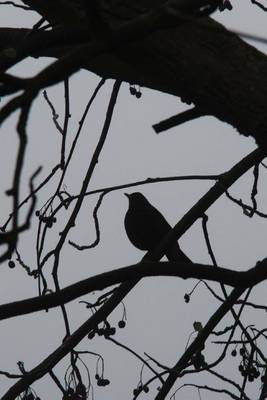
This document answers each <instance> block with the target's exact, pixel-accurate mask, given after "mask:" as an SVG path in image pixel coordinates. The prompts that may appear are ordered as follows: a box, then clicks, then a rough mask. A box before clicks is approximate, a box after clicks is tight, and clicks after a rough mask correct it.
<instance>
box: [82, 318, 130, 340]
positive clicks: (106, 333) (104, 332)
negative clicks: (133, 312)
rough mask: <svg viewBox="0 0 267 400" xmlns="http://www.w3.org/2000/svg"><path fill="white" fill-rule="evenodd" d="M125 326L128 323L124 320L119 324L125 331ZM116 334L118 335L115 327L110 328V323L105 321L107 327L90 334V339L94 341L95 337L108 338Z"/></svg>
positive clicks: (94, 330)
mask: <svg viewBox="0 0 267 400" xmlns="http://www.w3.org/2000/svg"><path fill="white" fill-rule="evenodd" d="M125 326H126V322H125V321H124V320H123V319H122V320H121V321H119V322H118V327H119V328H121V329H123V328H125ZM115 333H116V328H115V326H110V324H109V322H108V321H105V326H104V327H103V328H96V329H93V330H92V331H90V332H89V333H88V339H93V338H94V337H95V335H98V336H104V337H105V338H106V337H109V336H113V335H115Z"/></svg>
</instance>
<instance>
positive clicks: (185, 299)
mask: <svg viewBox="0 0 267 400" xmlns="http://www.w3.org/2000/svg"><path fill="white" fill-rule="evenodd" d="M184 301H185V302H186V303H189V301H190V296H189V294H188V293H186V294H185V295H184Z"/></svg>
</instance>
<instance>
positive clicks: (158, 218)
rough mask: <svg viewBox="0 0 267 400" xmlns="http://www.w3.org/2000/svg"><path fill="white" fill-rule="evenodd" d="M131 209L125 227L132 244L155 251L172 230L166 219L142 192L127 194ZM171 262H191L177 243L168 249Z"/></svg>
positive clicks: (126, 215)
mask: <svg viewBox="0 0 267 400" xmlns="http://www.w3.org/2000/svg"><path fill="white" fill-rule="evenodd" d="M125 195H126V196H127V197H128V199H129V207H128V210H127V212H126V214H125V219H124V227H125V231H126V234H127V236H128V238H129V240H130V242H131V243H132V244H133V245H134V246H135V247H137V248H138V249H140V250H146V251H151V250H154V249H155V248H156V247H157V246H158V245H159V243H160V242H161V240H162V239H163V238H164V236H165V235H167V233H168V232H169V231H170V230H171V229H172V228H171V226H170V224H169V223H168V222H167V220H166V219H165V217H164V216H163V215H162V214H161V213H160V211H159V210H157V209H156V208H155V207H154V206H153V205H152V204H151V203H150V202H149V201H148V200H147V198H146V197H145V196H144V195H143V194H142V193H140V192H135V193H131V194H128V193H125ZM166 256H167V258H168V259H169V261H182V262H191V260H190V259H189V258H188V257H187V255H186V254H185V253H184V252H183V251H182V250H181V249H180V247H179V245H178V243H177V242H175V243H172V244H171V245H170V247H168V248H167V249H166Z"/></svg>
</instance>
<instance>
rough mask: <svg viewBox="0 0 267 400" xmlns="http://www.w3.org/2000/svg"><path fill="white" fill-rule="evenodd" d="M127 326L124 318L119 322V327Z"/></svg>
mask: <svg viewBox="0 0 267 400" xmlns="http://www.w3.org/2000/svg"><path fill="white" fill-rule="evenodd" d="M125 326H126V322H125V321H123V319H122V320H121V321H119V322H118V327H119V328H121V329H123V328H125Z"/></svg>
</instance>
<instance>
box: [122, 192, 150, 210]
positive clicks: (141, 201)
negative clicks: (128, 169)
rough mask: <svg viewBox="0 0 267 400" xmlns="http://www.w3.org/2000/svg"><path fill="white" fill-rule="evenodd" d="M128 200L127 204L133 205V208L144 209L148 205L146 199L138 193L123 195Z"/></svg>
mask: <svg viewBox="0 0 267 400" xmlns="http://www.w3.org/2000/svg"><path fill="white" fill-rule="evenodd" d="M124 194H125V196H127V197H128V199H129V204H130V205H134V208H135V209H136V208H139V207H144V205H146V204H147V203H148V201H147V199H146V198H145V197H144V196H143V195H142V193H140V192H134V193H130V194H129V193H124Z"/></svg>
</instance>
